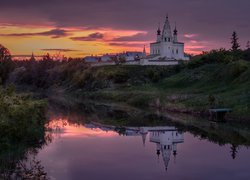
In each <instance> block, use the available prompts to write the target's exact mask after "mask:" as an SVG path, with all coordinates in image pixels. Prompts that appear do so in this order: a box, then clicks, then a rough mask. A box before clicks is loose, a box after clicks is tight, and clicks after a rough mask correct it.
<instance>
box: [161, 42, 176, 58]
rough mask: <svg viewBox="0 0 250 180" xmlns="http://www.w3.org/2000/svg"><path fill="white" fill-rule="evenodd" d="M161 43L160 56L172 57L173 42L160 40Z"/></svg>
mask: <svg viewBox="0 0 250 180" xmlns="http://www.w3.org/2000/svg"><path fill="white" fill-rule="evenodd" d="M161 44H162V45H161V56H162V57H167V58H169V59H172V58H173V55H172V47H173V43H172V42H162V43H161Z"/></svg>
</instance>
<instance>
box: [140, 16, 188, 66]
mask: <svg viewBox="0 0 250 180" xmlns="http://www.w3.org/2000/svg"><path fill="white" fill-rule="evenodd" d="M178 60H189V57H188V56H186V55H185V53H184V43H182V42H178V31H177V28H176V26H175V29H174V31H173V33H172V30H171V26H170V23H169V19H168V16H167V17H166V20H165V23H164V26H163V30H161V29H160V27H159V28H158V30H157V38H156V42H153V43H151V44H150V55H149V56H148V57H147V58H144V59H142V60H141V62H140V64H141V65H175V64H178Z"/></svg>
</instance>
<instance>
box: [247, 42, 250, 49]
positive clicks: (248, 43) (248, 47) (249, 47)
mask: <svg viewBox="0 0 250 180" xmlns="http://www.w3.org/2000/svg"><path fill="white" fill-rule="evenodd" d="M246 47H247V49H250V41H247V46H246Z"/></svg>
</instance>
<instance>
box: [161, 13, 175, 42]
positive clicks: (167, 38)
mask: <svg viewBox="0 0 250 180" xmlns="http://www.w3.org/2000/svg"><path fill="white" fill-rule="evenodd" d="M172 40H173V36H172V31H171V26H170V23H169V20H168V14H167V16H166V20H165V24H164V26H163V31H162V41H163V42H172Z"/></svg>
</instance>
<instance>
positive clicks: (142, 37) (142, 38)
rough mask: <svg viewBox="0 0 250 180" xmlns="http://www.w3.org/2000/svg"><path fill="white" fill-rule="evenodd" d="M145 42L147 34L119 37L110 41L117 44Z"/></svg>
mask: <svg viewBox="0 0 250 180" xmlns="http://www.w3.org/2000/svg"><path fill="white" fill-rule="evenodd" d="M147 40H149V36H148V33H137V34H134V35H131V36H121V37H118V38H114V39H112V41H118V42H121V41H137V42H138V41H147Z"/></svg>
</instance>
